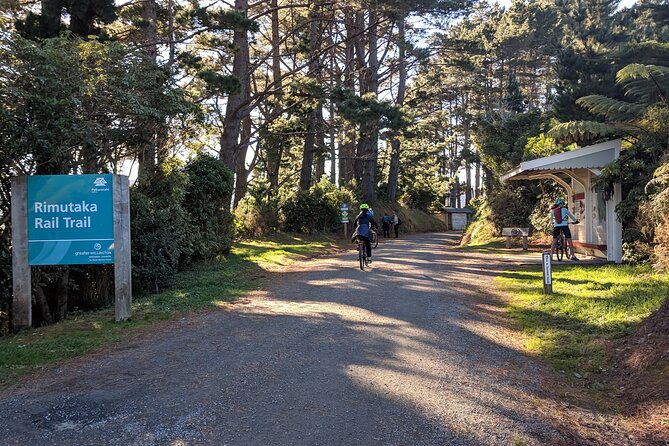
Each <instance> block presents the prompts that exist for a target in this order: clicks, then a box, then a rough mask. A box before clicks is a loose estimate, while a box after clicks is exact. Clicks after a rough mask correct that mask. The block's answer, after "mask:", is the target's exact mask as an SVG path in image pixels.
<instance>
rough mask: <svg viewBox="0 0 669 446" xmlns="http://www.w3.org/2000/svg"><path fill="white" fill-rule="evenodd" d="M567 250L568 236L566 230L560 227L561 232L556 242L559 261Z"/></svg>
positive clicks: (556, 253)
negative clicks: (565, 233)
mask: <svg viewBox="0 0 669 446" xmlns="http://www.w3.org/2000/svg"><path fill="white" fill-rule="evenodd" d="M566 251H567V238H566V237H565V235H564V231H563V230H562V229H560V233H559V234H558V237H557V239H556V242H555V255H556V256H557V259H558V262H561V261H562V258H563V257H564V253H565V252H566Z"/></svg>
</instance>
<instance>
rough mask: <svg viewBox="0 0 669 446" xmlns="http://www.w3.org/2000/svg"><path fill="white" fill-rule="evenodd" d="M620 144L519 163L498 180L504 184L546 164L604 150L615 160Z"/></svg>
mask: <svg viewBox="0 0 669 446" xmlns="http://www.w3.org/2000/svg"><path fill="white" fill-rule="evenodd" d="M621 144H622V139H620V138H618V139H612V140H611V141H604V142H600V143H598V144H593V145H591V146H585V147H582V148H580V149H576V150H570V151H568V152H562V153H558V154H556V155H550V156H544V157H543V158H537V159H534V160H530V161H524V162H522V163H520V165H518V166H516V167H514V168H513V169H511V170H510V171H508V172H506V173H504V174H503V175H501V176H500V177H499V178H500V180H501V181H502V182H505V181H506V180H508V179H510V178H513V177H514V176H516V175H518V174H520V173H522V172H525V171H526V170H541V166H545V165H546V164H552V163H557V162H561V161H567V160H570V159H573V158H579V157H581V156H587V155H592V154H593V153H597V152H602V151H604V150H610V149H613V150H614V151H615V158H618V155H620V147H621Z"/></svg>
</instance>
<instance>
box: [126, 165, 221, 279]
mask: <svg viewBox="0 0 669 446" xmlns="http://www.w3.org/2000/svg"><path fill="white" fill-rule="evenodd" d="M231 193H232V173H231V172H230V171H229V170H228V168H227V167H225V165H224V164H223V162H222V161H220V160H218V159H216V158H213V157H211V156H209V155H205V154H202V155H199V156H198V157H196V158H195V159H194V160H193V161H191V162H190V163H189V164H187V165H186V166H182V165H181V163H180V162H177V161H176V160H172V161H171V162H167V163H165V164H164V165H163V166H162V171H161V172H159V173H158V174H156V175H154V176H152V177H151V178H150V179H149V180H148V181H145V182H143V183H142V185H141V186H140V187H135V188H133V190H132V191H131V194H130V200H131V206H130V209H131V230H132V247H133V250H132V251H133V258H132V261H133V285H135V286H136V287H138V288H139V289H143V290H150V291H153V292H157V291H159V290H163V289H166V288H168V287H169V286H171V285H172V283H173V282H172V281H173V278H174V273H176V272H178V271H182V270H184V269H186V268H188V267H190V266H191V264H192V263H193V262H194V261H198V260H203V259H213V258H216V257H217V256H220V255H222V254H226V253H227V252H228V251H229V250H230V246H231V243H232V216H231V214H230V211H229V210H228V206H229V204H228V203H229V202H230V197H231Z"/></svg>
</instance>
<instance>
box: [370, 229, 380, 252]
mask: <svg viewBox="0 0 669 446" xmlns="http://www.w3.org/2000/svg"><path fill="white" fill-rule="evenodd" d="M369 240H370V241H371V243H372V249H376V247H377V246H379V235H378V234H377V233H376V231H375V230H373V229H370V230H369Z"/></svg>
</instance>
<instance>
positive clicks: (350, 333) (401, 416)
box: [0, 234, 606, 445]
mask: <svg viewBox="0 0 669 446" xmlns="http://www.w3.org/2000/svg"><path fill="white" fill-rule="evenodd" d="M453 237H454V236H453V235H447V234H432V235H420V236H415V237H411V238H409V239H403V240H391V241H389V242H388V243H384V241H383V240H382V242H381V244H380V245H379V249H378V250H377V251H376V253H375V255H376V257H375V259H374V264H373V268H372V269H371V270H370V271H365V272H362V271H360V270H358V269H356V263H355V261H356V259H355V253H354V252H347V253H342V254H339V255H336V256H334V257H330V258H327V259H321V260H316V261H311V262H309V263H307V264H306V265H304V266H303V267H301V268H299V267H298V268H291V269H289V270H288V271H285V272H283V273H281V274H280V275H277V280H274V281H273V282H274V283H273V284H272V285H271V286H269V287H268V289H267V290H266V291H262V292H256V293H254V294H253V295H252V296H250V297H249V298H248V299H245V300H243V301H242V302H239V303H237V304H234V305H230V306H228V307H227V308H226V309H225V310H222V311H218V312H212V313H208V314H203V315H195V316H191V317H188V318H185V319H182V320H179V321H175V322H173V323H171V324H169V330H158V331H156V332H154V333H152V334H149V335H147V336H145V337H142V338H141V339H137V340H136V341H135V342H132V343H127V344H123V345H121V346H118V347H115V348H113V349H111V350H110V351H107V352H105V353H104V354H99V355H95V356H92V357H89V358H84V359H83V360H80V361H76V362H74V363H71V364H68V365H66V366H63V367H61V368H58V369H54V370H53V371H51V372H48V373H47V374H45V375H44V376H41V377H39V378H38V380H39V382H34V381H32V382H29V383H26V384H24V385H23V386H22V387H20V388H18V389H14V390H12V391H11V392H9V393H6V394H5V395H3V396H0V414H2V417H1V420H2V421H1V422H0V439H1V443H2V444H16V445H26V444H34V445H37V444H39V445H47V444H54V445H56V444H58V445H88V444H90V445H101V444H105V445H154V444H156V445H198V444H215V445H268V444H272V445H488V444H490V445H493V444H494V445H497V444H499V445H514V444H517V445H534V444H575V443H584V442H585V439H584V438H581V437H578V436H575V434H574V433H568V432H566V431H565V430H564V429H561V428H555V427H554V426H557V425H556V424H554V423H551V422H549V421H548V419H549V418H553V417H554V415H553V413H554V411H555V408H554V407H555V404H552V403H551V402H549V401H547V398H545V397H544V396H543V395H544V389H545V387H546V386H547V385H549V383H544V382H542V379H541V376H544V373H543V372H542V371H541V369H540V367H539V365H538V364H537V363H536V362H535V361H533V360H531V359H529V358H527V357H526V356H524V355H523V354H521V353H520V352H519V351H518V348H517V345H515V343H516V342H517V341H515V339H517V335H516V334H514V333H512V332H510V331H507V329H505V328H504V327H505V324H504V323H503V322H502V321H500V311H501V307H502V304H501V302H499V301H498V300H496V299H495V298H493V297H490V295H489V293H488V292H487V290H489V288H490V287H494V283H493V277H494V276H495V273H496V271H498V270H499V269H501V268H503V267H504V265H503V264H502V263H500V262H496V261H494V260H493V257H492V256H490V255H486V254H477V253H472V252H465V251H460V250H453V249H451V248H449V246H448V245H449V243H450V242H451V241H452V240H453ZM300 269H302V270H300ZM36 389H39V390H36ZM600 421H601V420H600ZM604 422H606V420H604Z"/></svg>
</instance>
